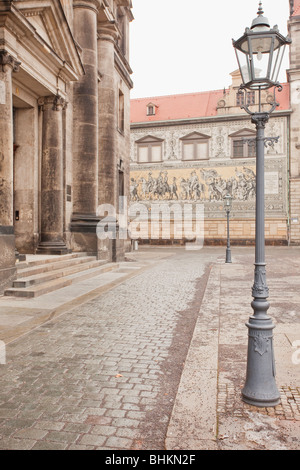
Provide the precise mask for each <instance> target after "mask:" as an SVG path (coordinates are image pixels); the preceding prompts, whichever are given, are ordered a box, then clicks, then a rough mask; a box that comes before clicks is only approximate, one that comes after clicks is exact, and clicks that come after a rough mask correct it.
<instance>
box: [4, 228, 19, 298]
mask: <svg viewBox="0 0 300 470" xmlns="http://www.w3.org/2000/svg"><path fill="white" fill-rule="evenodd" d="M0 253H1V257H0V294H3V292H4V290H5V289H6V288H7V287H10V286H11V285H12V282H13V280H14V279H15V278H16V258H15V235H14V227H12V226H3V225H2V226H0Z"/></svg>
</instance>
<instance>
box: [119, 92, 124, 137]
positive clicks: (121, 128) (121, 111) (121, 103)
mask: <svg viewBox="0 0 300 470" xmlns="http://www.w3.org/2000/svg"><path fill="white" fill-rule="evenodd" d="M124 103H125V101H124V93H122V91H121V90H119V112H118V129H119V131H121V132H124V113H125V108H124Z"/></svg>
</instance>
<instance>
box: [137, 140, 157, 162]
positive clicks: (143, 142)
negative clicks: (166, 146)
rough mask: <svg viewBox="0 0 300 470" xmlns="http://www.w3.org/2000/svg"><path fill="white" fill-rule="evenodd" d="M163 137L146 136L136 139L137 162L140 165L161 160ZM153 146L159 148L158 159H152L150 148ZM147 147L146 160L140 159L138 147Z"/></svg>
mask: <svg viewBox="0 0 300 470" xmlns="http://www.w3.org/2000/svg"><path fill="white" fill-rule="evenodd" d="M163 142H164V140H163V139H158V138H157V137H152V136H146V137H144V138H142V139H139V140H137V141H136V145H137V163H139V164H141V165H143V164H144V165H146V164H148V163H154V164H155V163H161V162H162V161H163ZM154 147H159V148H160V160H153V153H152V149H153V148H154ZM141 148H146V149H147V161H140V149H141Z"/></svg>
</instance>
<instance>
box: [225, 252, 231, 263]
mask: <svg viewBox="0 0 300 470" xmlns="http://www.w3.org/2000/svg"><path fill="white" fill-rule="evenodd" d="M231 262H232V261H231V250H230V248H227V249H226V260H225V263H231Z"/></svg>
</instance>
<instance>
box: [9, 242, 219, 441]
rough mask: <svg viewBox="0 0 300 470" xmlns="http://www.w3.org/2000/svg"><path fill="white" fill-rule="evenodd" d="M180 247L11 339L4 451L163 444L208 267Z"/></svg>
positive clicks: (205, 253) (199, 255)
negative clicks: (129, 276) (67, 310)
mask: <svg viewBox="0 0 300 470" xmlns="http://www.w3.org/2000/svg"><path fill="white" fill-rule="evenodd" d="M223 252H224V248H220V249H219V248H218V249H204V250H201V251H196V252H189V251H186V250H184V249H177V250H176V254H175V255H174V256H172V257H170V258H168V259H167V260H163V261H161V262H159V263H158V264H157V265H155V266H152V267H150V268H149V270H147V271H145V272H143V273H142V274H140V275H139V276H137V277H135V278H134V279H130V280H127V281H126V282H124V283H123V284H121V285H119V286H118V287H116V288H114V289H112V290H111V291H109V292H107V293H105V294H103V295H102V296H100V297H98V298H96V299H93V300H91V301H90V302H88V303H86V304H84V305H83V306H80V307H78V308H76V309H74V310H72V311H70V312H68V313H65V314H63V315H61V316H60V317H58V318H56V319H54V320H52V321H50V322H47V323H45V324H43V325H41V326H40V327H39V328H37V329H35V330H34V331H32V332H30V333H29V334H27V335H26V336H23V337H22V338H20V339H18V340H16V341H14V342H13V343H11V344H9V345H8V346H7V352H6V353H7V355H6V364H5V365H0V377H1V389H0V448H1V449H14V450H17V449H26V450H29V449H34V450H36V449H37V450H39V449H40V450H47V449H57V450H60V449H83V450H88V449H109V450H112V449H114V450H118V449H122V450H127V449H151V450H155V449H163V448H164V438H165V433H166V428H167V425H168V421H169V418H170V414H171V411H172V407H173V403H174V399H175V395H176V391H177V387H178V384H179V380H180V376H181V372H182V368H183V364H184V360H185V357H186V354H187V351H188V346H189V342H190V340H191V337H192V334H193V330H194V326H195V322H196V320H197V315H198V313H199V307H200V304H201V297H202V295H203V292H204V288H205V283H206V279H207V276H208V271H209V261H210V260H214V261H215V260H216V259H217V257H218V256H219V255H221V254H223V255H224V253H223Z"/></svg>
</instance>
